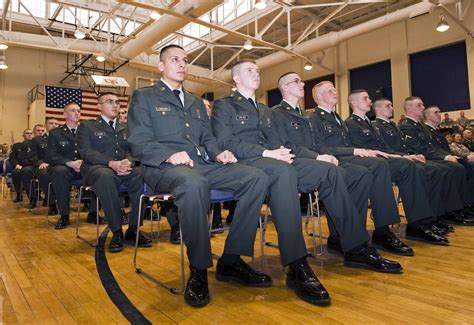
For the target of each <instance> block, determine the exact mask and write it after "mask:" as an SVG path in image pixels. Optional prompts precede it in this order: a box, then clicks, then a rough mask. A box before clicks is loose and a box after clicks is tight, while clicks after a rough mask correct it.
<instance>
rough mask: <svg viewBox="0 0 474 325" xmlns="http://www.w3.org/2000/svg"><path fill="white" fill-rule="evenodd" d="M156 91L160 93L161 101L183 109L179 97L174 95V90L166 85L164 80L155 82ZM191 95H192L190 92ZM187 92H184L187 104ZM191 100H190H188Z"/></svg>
mask: <svg viewBox="0 0 474 325" xmlns="http://www.w3.org/2000/svg"><path fill="white" fill-rule="evenodd" d="M154 87H155V92H156V93H157V94H158V95H159V98H160V100H161V101H163V102H165V103H169V104H171V105H173V106H175V107H179V108H180V109H182V107H183V106H182V105H181V103H180V102H179V101H178V98H176V96H175V95H174V93H173V91H172V90H171V89H169V88H168V86H166V85H165V84H164V83H163V81H161V80H160V81H159V82H158V83H157V84H155V86H154ZM188 96H189V97H192V96H190V95H189V94H188ZM186 102H187V101H186V92H184V103H185V104H186ZM188 102H189V100H188Z"/></svg>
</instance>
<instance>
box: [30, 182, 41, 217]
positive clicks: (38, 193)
mask: <svg viewBox="0 0 474 325" xmlns="http://www.w3.org/2000/svg"><path fill="white" fill-rule="evenodd" d="M33 186H34V187H35V188H34V189H33ZM33 190H34V191H35V196H36V212H38V211H39V206H40V204H39V202H40V183H39V179H38V178H36V177H33V178H32V179H31V180H30V188H29V191H28V199H29V201H31V197H32V194H33ZM31 210H32V209H31V207H30V203H29V202H28V211H29V212H31Z"/></svg>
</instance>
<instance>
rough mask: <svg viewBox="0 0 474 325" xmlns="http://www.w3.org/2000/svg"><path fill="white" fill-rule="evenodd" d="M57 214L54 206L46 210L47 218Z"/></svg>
mask: <svg viewBox="0 0 474 325" xmlns="http://www.w3.org/2000/svg"><path fill="white" fill-rule="evenodd" d="M56 214H58V209H57V208H56V204H55V205H51V206H50V207H49V208H48V216H54V215H56Z"/></svg>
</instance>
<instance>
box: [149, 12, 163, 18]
mask: <svg viewBox="0 0 474 325" xmlns="http://www.w3.org/2000/svg"><path fill="white" fill-rule="evenodd" d="M150 18H151V19H153V20H158V19H160V18H161V15H160V14H159V13H157V12H156V11H152V12H151V14H150Z"/></svg>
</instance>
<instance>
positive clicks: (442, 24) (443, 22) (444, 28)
mask: <svg viewBox="0 0 474 325" xmlns="http://www.w3.org/2000/svg"><path fill="white" fill-rule="evenodd" d="M448 29H449V24H448V22H447V21H446V20H445V18H444V15H443V14H441V15H439V23H438V25H436V30H437V31H438V32H440V33H443V32H445V31H447V30H448Z"/></svg>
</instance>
